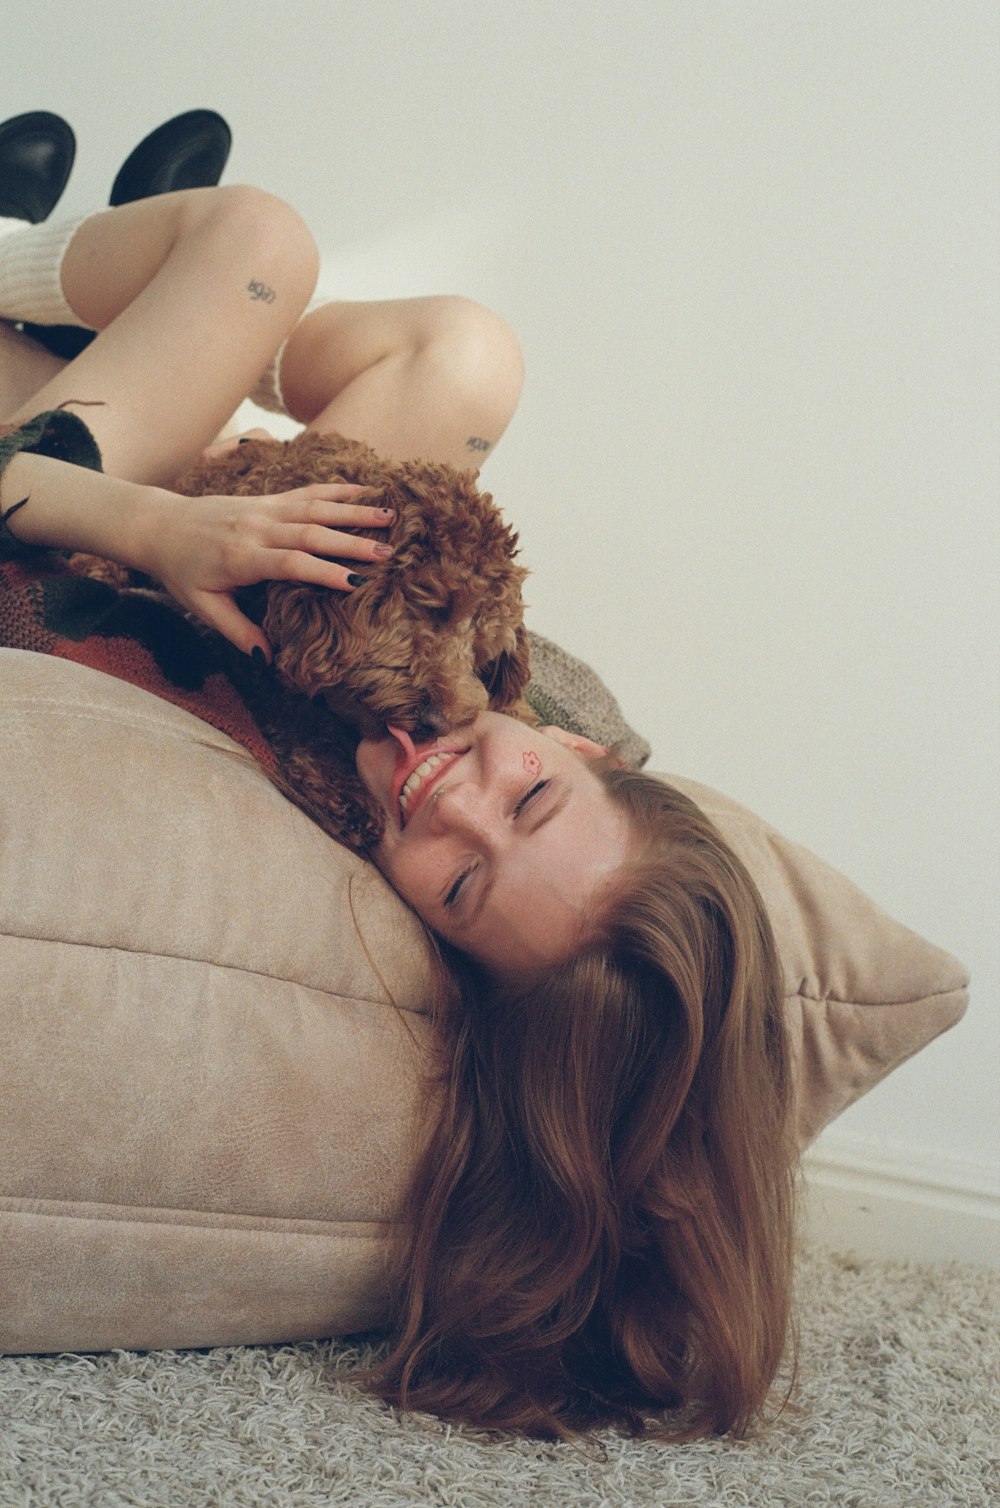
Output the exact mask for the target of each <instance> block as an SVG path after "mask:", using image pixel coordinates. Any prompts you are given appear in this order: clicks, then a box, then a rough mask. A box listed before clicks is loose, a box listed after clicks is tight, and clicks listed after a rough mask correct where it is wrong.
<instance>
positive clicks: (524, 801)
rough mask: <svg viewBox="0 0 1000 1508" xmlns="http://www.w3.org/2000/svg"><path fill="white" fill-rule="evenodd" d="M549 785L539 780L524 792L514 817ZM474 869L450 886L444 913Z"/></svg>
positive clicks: (454, 902) (455, 899) (458, 897)
mask: <svg viewBox="0 0 1000 1508" xmlns="http://www.w3.org/2000/svg"><path fill="white" fill-rule="evenodd" d="M551 783H552V782H551V781H549V780H539V781H538V782H537V783H536V784H535V785H533V786H532V787H531V789H530V791H525V793H524V795H523V796H522V797H521V799H520V801H519V802H518V803H517V805H516V806H515V808H514V816H515V817H519V816H520V815H521V813H522V812H523V811H524V809H525V807H526V806H528V805H529V803H530V802H532V801H534V800H535V798H536V796H540V795H541V793H542V791H544V790H545V787H546V786H547V785H551ZM474 868H475V866H474V865H471V866H470V867H469V868H468V869H463V871H462V873H461V874H460V875H459V876H458V878H457V879H456V880H455V881H454V883H453V884H452V886H451V888H450V889H449V891H448V893H447V895H446V896H445V897H444V900H443V902H442V904H443V906H444V908H445V910H446V911H451V910H452V909H453V908H454V907H455V906H456V905H457V904H458V901H459V899H460V898H461V895H462V892H463V890H464V889H465V882H466V880H468V878H469V876H470V875H471V874H472V872H473V869H474Z"/></svg>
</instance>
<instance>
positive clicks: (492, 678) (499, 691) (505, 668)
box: [479, 623, 530, 712]
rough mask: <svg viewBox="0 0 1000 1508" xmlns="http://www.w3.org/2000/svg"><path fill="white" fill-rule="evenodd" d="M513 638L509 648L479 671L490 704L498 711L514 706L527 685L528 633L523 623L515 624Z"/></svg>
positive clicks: (528, 671) (528, 673)
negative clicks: (510, 648)
mask: <svg viewBox="0 0 1000 1508" xmlns="http://www.w3.org/2000/svg"><path fill="white" fill-rule="evenodd" d="M514 641H515V642H514V648H513V649H512V650H504V651H503V652H502V653H501V654H499V655H498V656H497V657H496V659H495V660H491V661H490V662H489V664H488V665H484V666H483V667H482V669H481V670H480V671H479V679H480V680H481V681H482V683H483V685H484V686H485V687H486V694H487V695H488V697H489V699H490V706H491V707H492V708H493V709H494V710H495V711H497V712H502V711H503V710H504V708H506V707H510V706H513V704H514V703H515V702H516V701H517V700H518V698H519V697H520V695H521V692H522V691H523V690H524V688H525V686H527V684H528V678H529V675H530V667H529V663H528V635H527V632H526V630H525V628H524V625H523V624H520V623H519V624H518V625H517V627H516V629H515V631H514Z"/></svg>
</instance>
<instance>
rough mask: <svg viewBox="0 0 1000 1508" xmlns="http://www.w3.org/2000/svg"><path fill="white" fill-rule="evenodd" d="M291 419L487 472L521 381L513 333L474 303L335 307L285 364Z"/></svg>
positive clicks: (327, 308)
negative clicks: (485, 466) (484, 466)
mask: <svg viewBox="0 0 1000 1508" xmlns="http://www.w3.org/2000/svg"><path fill="white" fill-rule="evenodd" d="M280 375H281V386H282V392H283V396H284V400H285V404H286V407H287V408H288V411H289V413H290V414H291V416H292V417H293V418H294V419H297V420H299V422H300V423H303V424H307V425H308V426H309V428H310V429H315V430H318V431H320V432H321V433H326V432H330V431H336V432H337V433H338V434H343V435H347V436H349V437H350V438H351V439H354V440H364V441H366V442H367V443H368V444H369V445H371V446H372V448H373V449H374V450H376V451H378V452H379V454H380V455H384V456H389V457H393V458H395V459H400V460H402V459H406V458H415V457H422V458H424V459H429V460H438V461H448V462H450V463H451V465H453V466H457V467H460V468H464V467H478V466H481V465H482V463H483V461H484V460H485V459H486V457H487V455H488V454H489V452H490V451H491V450H492V448H493V446H494V445H495V444H496V442H497V440H498V439H499V438H500V436H501V435H502V434H503V431H504V430H505V429H506V427H507V424H508V423H509V422H510V419H511V416H512V415H513V413H514V410H515V408H516V407H517V401H518V398H519V396H520V392H521V385H522V382H523V379H524V367H523V363H522V358H521V349H520V346H519V344H518V341H517V337H516V336H515V335H514V332H513V331H512V330H511V329H510V327H509V326H508V325H506V324H505V323H504V322H503V320H501V319H500V318H498V316H497V315H495V314H491V313H490V311H489V310H488V309H484V308H483V307H482V306H481V305H479V304H475V303H473V302H472V301H471V300H469V299H463V298H451V297H436V298H413V299H400V300H395V301H391V302H376V303H340V302H336V303H329V304H323V305H321V307H320V308H318V309H316V310H314V311H312V312H311V313H310V314H308V315H307V316H306V317H305V319H303V320H301V321H300V323H299V324H298V325H297V326H296V328H295V330H294V331H293V332H292V334H291V336H290V337H289V340H288V344H287V346H286V347H285V351H284V355H283V358H282V362H281V374H280Z"/></svg>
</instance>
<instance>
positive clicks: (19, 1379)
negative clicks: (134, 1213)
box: [0, 1251, 1000, 1508]
mask: <svg viewBox="0 0 1000 1508" xmlns="http://www.w3.org/2000/svg"><path fill="white" fill-rule="evenodd" d="M798 1286H799V1301H798V1302H799V1314H800V1330H801V1350H800V1362H799V1372H800V1379H799V1388H798V1393H797V1408H796V1410H795V1411H791V1410H786V1411H785V1413H784V1414H783V1415H782V1416H781V1418H780V1419H779V1420H778V1422H777V1423H776V1424H775V1425H774V1426H773V1427H772V1428H771V1429H770V1431H769V1432H768V1433H766V1434H764V1435H762V1436H761V1437H760V1438H758V1439H756V1440H753V1441H750V1442H746V1443H742V1444H737V1443H733V1442H727V1441H719V1440H711V1441H700V1442H698V1443H696V1444H694V1445H686V1446H663V1445H645V1444H637V1443H635V1442H633V1441H629V1440H625V1439H622V1438H621V1437H619V1436H617V1435H615V1434H613V1433H610V1432H605V1433H603V1434H602V1435H601V1436H600V1438H599V1440H598V1441H597V1442H596V1443H594V1444H592V1445H590V1446H589V1447H587V1448H586V1449H581V1448H580V1447H575V1446H566V1445H562V1444H559V1445H550V1444H539V1443H537V1442H533V1441H525V1440H507V1439H504V1440H501V1441H499V1442H497V1441H494V1440H490V1439H487V1438H485V1437H482V1436H480V1435H477V1434H475V1433H474V1432H471V1431H465V1430H462V1429H458V1428H454V1427H452V1428H449V1427H446V1426H443V1425H440V1424H438V1423H437V1422H436V1421H433V1420H428V1419H427V1418H426V1417H423V1416H421V1417H410V1418H399V1417H397V1416H396V1415H394V1414H393V1413H392V1412H391V1411H390V1410H388V1409H385V1408H384V1407H383V1406H382V1405H381V1404H379V1403H377V1402H375V1401H373V1400H372V1399H370V1398H368V1397H365V1396H364V1395H362V1394H360V1393H359V1392H358V1391H357V1390H356V1389H355V1388H354V1387H352V1385H351V1384H350V1382H349V1381H348V1380H347V1378H346V1374H347V1372H348V1371H349V1369H350V1367H351V1365H352V1363H356V1361H357V1360H358V1359H359V1357H360V1358H362V1359H364V1358H366V1357H367V1356H369V1355H370V1354H371V1353H370V1351H369V1350H368V1349H367V1347H366V1346H365V1345H363V1344H362V1345H358V1344H354V1345H350V1344H342V1343H330V1344H309V1345H287V1346H271V1347H261V1348H253V1349H242V1348H234V1349H221V1350H215V1351H209V1352H165V1353H159V1354H151V1355H140V1354H135V1353H131V1352H115V1353H112V1354H108V1355H97V1356H50V1357H5V1358H0V1505H2V1508H50V1505H52V1508H118V1505H129V1508H134V1505H141V1508H187V1505H198V1508H202V1505H216V1504H218V1505H225V1508H229V1505H232V1508H257V1505H269V1508H273V1505H280V1508H284V1505H288V1508H321V1505H322V1508H326V1505H330V1504H343V1505H347V1508H401V1505H420V1508H437V1505H441V1508H494V1505H509V1508H689V1505H691V1508H693V1505H700V1504H709V1505H713V1508H715V1505H718V1508H729V1505H733V1508H737V1505H740V1508H812V1505H827V1504H830V1505H836V1508H965V1505H969V1508H989V1505H997V1504H1000V1450H998V1441H1000V1407H998V1404H1000V1376H998V1372H1000V1367H998V1363H1000V1339H998V1329H997V1313H998V1300H1000V1277H998V1275H997V1274H993V1273H989V1272H986V1271H984V1270H981V1269H977V1268H971V1267H963V1266H958V1265H947V1266H929V1267H920V1266H908V1265H904V1264H896V1263H881V1262H872V1261H862V1260H859V1259H857V1258H854V1257H851V1256H843V1255H836V1254H832V1253H830V1252H824V1251H813V1252H805V1253H803V1256H802V1259H801V1264H800V1274H799V1285H798Z"/></svg>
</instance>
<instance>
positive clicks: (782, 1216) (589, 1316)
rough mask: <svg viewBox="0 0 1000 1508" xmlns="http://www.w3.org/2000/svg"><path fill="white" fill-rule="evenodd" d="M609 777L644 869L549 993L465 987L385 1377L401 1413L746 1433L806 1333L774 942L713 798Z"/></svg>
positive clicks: (412, 1213) (409, 1204)
mask: <svg viewBox="0 0 1000 1508" xmlns="http://www.w3.org/2000/svg"><path fill="white" fill-rule="evenodd" d="M601 778H602V779H603V781H604V783H605V785H606V787H607V789H608V791H609V793H610V795H611V798H612V799H613V800H614V801H615V802H617V803H619V804H620V805H621V806H622V807H623V808H624V809H625V811H626V813H627V815H628V817H629V819H630V826H631V829H632V831H633V833H634V834H635V855H634V858H633V860H632V862H631V863H630V864H629V865H628V867H627V872H626V873H624V874H622V875H620V876H619V877H618V881H617V883H616V886H615V892H614V895H613V897H612V899H611V901H610V904H609V903H608V901H607V899H606V900H605V902H604V905H603V908H602V911H601V913H600V914H599V915H598V916H596V917H595V918H593V919H592V922H591V925H590V928H589V931H588V933H587V939H588V940H587V941H586V943H585V944H584V945H583V946H582V947H581V948H580V949H579V950H578V951H577V952H576V954H575V955H574V956H573V957H572V958H571V959H569V960H568V961H567V962H565V963H561V964H559V965H558V966H555V967H552V968H550V969H548V970H547V971H546V972H545V973H544V974H543V975H542V976H541V977H536V978H535V979H533V980H532V982H531V983H530V984H526V985H519V986H509V985H508V986H506V987H504V986H501V985H498V984H496V983H495V982H491V981H489V980H487V979H485V978H484V977H483V976H482V975H481V974H479V973H478V972H477V971H476V970H475V969H474V968H473V967H472V966H469V965H461V966H460V968H459V972H460V975H461V977H462V980H463V987H462V988H461V989H460V990H459V992H458V994H457V995H456V996H455V998H454V999H453V1000H452V1003H451V1005H450V1006H449V1007H448V1008H446V1009H445V1011H444V1012H443V1017H442V1022H441V1025H442V1047H443V1055H442V1069H441V1075H440V1079H439V1081H438V1082H437V1084H436V1085H435V1093H436V1094H437V1095H438V1096H439V1111H438V1114H437V1117H436V1123H435V1124H434V1128H433V1131H432V1134H431V1135H430V1138H429V1140H428V1142H427V1144H426V1148H425V1150H424V1152H423V1155H422V1157H421V1158H420V1160H419V1162H418V1165H417V1167H416V1170H415V1173H414V1176H413V1179H412V1181H411V1184H410V1187H409V1191H408V1195H407V1199H406V1203H405V1208H404V1210H403V1211H402V1223H401V1227H400V1230H401V1239H400V1246H399V1251H398V1266H397V1267H396V1268H395V1277H396V1282H395V1285H394V1292H395V1293H396V1296H397V1297H396V1312H395V1333H394V1339H393V1344H392V1349H391V1352H390V1354H389V1355H388V1356H387V1358H386V1359H385V1360H384V1362H383V1363H381V1364H380V1365H379V1366H378V1367H376V1368H375V1369H373V1370H372V1371H371V1372H369V1373H368V1374H367V1377H366V1380H367V1382H368V1384H369V1385H370V1386H372V1387H373V1389H374V1391H375V1392H377V1393H378V1395H379V1396H380V1397H382V1398H383V1399H385V1400H386V1401H387V1402H391V1403H393V1404H395V1405H397V1406H399V1407H403V1408H410V1409H422V1410H427V1411H429V1412H431V1413H434V1414H437V1415H439V1416H440V1417H442V1418H446V1419H455V1420H461V1421H464V1422H466V1423H470V1424H475V1425H479V1426H483V1427H487V1428H499V1429H508V1430H516V1431H519V1432H523V1433H527V1434H530V1435H536V1436H541V1437H548V1438H551V1437H564V1438H565V1437H567V1436H569V1435H571V1434H573V1433H575V1432H579V1431H586V1430H588V1429H590V1428H593V1427H594V1426H596V1425H599V1424H607V1423H617V1424H618V1425H619V1426H621V1427H622V1428H624V1429H625V1430H627V1431H628V1432H629V1433H630V1434H634V1435H639V1434H643V1433H650V1434H654V1435H657V1436H660V1437H668V1438H673V1439H682V1438H691V1437H694V1436H697V1435H701V1434H707V1433H726V1432H733V1433H737V1434H741V1433H745V1432H746V1431H747V1429H748V1428H750V1427H751V1426H752V1425H753V1424H754V1423H755V1422H756V1421H758V1420H759V1419H761V1418H762V1417H763V1415H764V1411H765V1405H766V1403H767V1399H768V1395H769V1392H770V1389H771V1385H772V1382H773V1379H774V1376H775V1373H776V1371H777V1369H778V1366H779V1363H780V1361H781V1358H782V1355H783V1352H784V1349H785V1343H786V1336H787V1330H788V1318H789V1292H790V1286H791V1257H792V1225H793V1200H792V1191H793V1172H794V1153H793V1151H792V1146H791V1142H790V1128H789V1115H788V1110H789V1101H790V1093H791V1089H790V1080H789V1069H788V1060H787V1045H786V1037H785V1031H784V1027H783V1021H782V1014H781V998H782V991H781V984H780V973H779V965H778V962H777V957H776V953H775V947H774V940H773V936H772V933H771V929H770V926H769V924H768V920H767V917H766V915H765V912H764V908H763V904H762V902H761V899H760V896H759V895H758V893H757V890H756V888H755V886H754V884H753V882H752V880H751V879H750V876H749V875H748V874H747V872H746V870H745V869H744V868H743V866H742V864H741V863H740V861H739V860H738V859H737V858H736V856H735V855H734V854H733V853H732V852H731V850H730V849H729V848H728V846H727V845H726V844H725V843H724V842H723V840H722V838H721V837H720V835H719V834H718V833H717V832H716V830H715V829H714V828H713V827H712V825H711V823H710V822H709V821H708V820H707V819H706V818H705V817H704V816H703V814H702V813H701V812H700V811H699V810H698V808H697V807H696V806H694V804H693V803H692V802H690V801H689V800H688V799H687V798H686V797H684V796H682V795H681V794H680V793H679V792H677V791H675V790H673V789H671V788H670V787H669V786H667V785H665V784H663V783H662V782H661V781H658V780H655V779H653V778H651V777H648V776H644V775H637V774H635V773H633V772H630V771H623V770H621V769H617V768H614V769H612V768H608V767H605V768H603V769H602V770H601ZM666 1411H673V1412H672V1414H671V1416H670V1417H665V1415H666ZM651 1415H652V1416H654V1417H652V1418H651V1417H650V1416H651Z"/></svg>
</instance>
